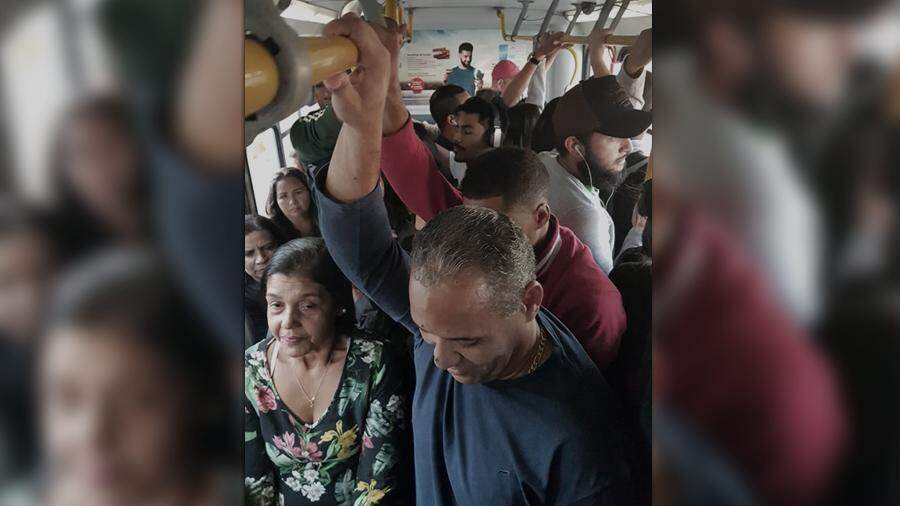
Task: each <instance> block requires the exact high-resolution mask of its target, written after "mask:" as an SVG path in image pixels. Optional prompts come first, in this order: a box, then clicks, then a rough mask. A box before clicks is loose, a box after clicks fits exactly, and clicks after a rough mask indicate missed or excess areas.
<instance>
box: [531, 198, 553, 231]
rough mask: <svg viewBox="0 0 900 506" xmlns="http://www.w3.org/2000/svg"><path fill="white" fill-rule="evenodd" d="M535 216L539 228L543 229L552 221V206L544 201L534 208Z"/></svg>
mask: <svg viewBox="0 0 900 506" xmlns="http://www.w3.org/2000/svg"><path fill="white" fill-rule="evenodd" d="M533 215H534V221H535V223H537V226H538V228H540V227H543V226H544V225H546V224H547V222H548V221H550V205H549V204H547V202H544V201H542V202H541V203H540V204H538V206H537V207H535V208H534V212H533Z"/></svg>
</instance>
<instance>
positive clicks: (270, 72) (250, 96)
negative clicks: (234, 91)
mask: <svg viewBox="0 0 900 506" xmlns="http://www.w3.org/2000/svg"><path fill="white" fill-rule="evenodd" d="M278 79H279V74H278V65H276V64H275V58H274V57H273V56H272V53H270V52H269V51H268V50H267V49H266V48H265V47H263V45H262V44H260V43H259V42H257V41H255V40H253V39H249V38H245V39H244V117H247V116H250V115H251V114H254V113H256V112H257V111H259V110H261V109H263V108H264V107H265V106H267V105H269V104H270V103H272V101H273V100H275V96H276V95H277V94H278Z"/></svg>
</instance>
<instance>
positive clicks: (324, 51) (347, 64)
mask: <svg viewBox="0 0 900 506" xmlns="http://www.w3.org/2000/svg"><path fill="white" fill-rule="evenodd" d="M299 46H300V48H301V52H300V53H299V54H301V55H304V56H301V58H302V60H301V62H300V64H301V65H303V66H306V67H307V68H308V70H309V74H307V75H309V81H308V83H307V84H308V85H309V86H312V85H313V84H315V83H318V82H320V81H323V80H325V79H327V78H329V77H331V76H333V75H336V74H339V73H341V72H345V71H347V70H348V69H351V68H353V66H354V65H356V62H357V61H359V50H358V49H356V46H355V45H354V44H353V42H351V41H350V39H348V38H346V37H299ZM280 79H281V76H280V73H279V70H278V65H277V63H276V62H275V57H274V56H272V53H270V52H269V50H268V49H266V48H265V46H263V45H262V44H260V43H259V42H257V41H256V40H254V39H250V38H245V39H244V117H247V116H250V115H252V114H255V113H257V112H259V111H261V110H263V109H264V108H265V107H266V106H268V105H269V104H271V103H272V102H273V101H274V100H275V97H276V96H278V88H279V84H280Z"/></svg>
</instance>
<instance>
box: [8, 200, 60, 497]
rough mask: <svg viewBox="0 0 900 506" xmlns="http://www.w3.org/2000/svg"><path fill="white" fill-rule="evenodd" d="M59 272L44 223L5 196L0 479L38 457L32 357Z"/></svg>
mask: <svg viewBox="0 0 900 506" xmlns="http://www.w3.org/2000/svg"><path fill="white" fill-rule="evenodd" d="M54 271H55V255H54V251H53V248H52V240H51V238H50V237H49V236H48V235H47V230H46V228H45V227H44V226H43V223H42V222H41V221H40V220H39V219H38V217H37V216H36V215H34V214H33V213H32V212H30V211H29V210H26V209H25V208H24V207H22V206H20V205H18V204H17V203H15V202H13V201H11V200H7V199H3V200H0V375H2V380H0V397H2V398H3V400H4V409H3V410H2V411H0V483H2V482H4V481H6V480H7V479H13V478H19V477H21V476H26V475H27V474H28V473H29V472H30V471H32V469H31V466H32V464H33V463H34V460H35V458H34V457H35V455H34V454H35V453H36V450H37V447H36V446H35V441H34V434H35V432H36V430H35V428H34V423H35V417H34V416H33V410H34V406H33V399H34V388H33V383H32V382H33V376H34V374H33V371H32V369H33V357H34V351H35V348H36V346H37V343H38V338H39V337H40V332H41V327H42V324H43V318H44V309H45V308H46V307H47V298H48V295H49V290H50V288H51V282H52V280H53V275H54ZM0 502H2V499H0Z"/></svg>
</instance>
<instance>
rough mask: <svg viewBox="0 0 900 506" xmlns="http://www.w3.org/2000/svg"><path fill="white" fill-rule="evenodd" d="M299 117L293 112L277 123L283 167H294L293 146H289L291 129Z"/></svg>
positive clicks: (297, 113)
mask: <svg viewBox="0 0 900 506" xmlns="http://www.w3.org/2000/svg"><path fill="white" fill-rule="evenodd" d="M299 117H300V113H299V112H295V113H294V114H291V115H290V116H288V117H287V118H285V119H283V120H281V121H280V122H279V123H278V129H279V130H280V131H281V145H282V146H283V149H284V160H285V165H287V166H290V167H294V166H295V165H296V163H295V162H294V145H293V144H291V127H292V126H293V125H294V122H295V121H297V118H299Z"/></svg>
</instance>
